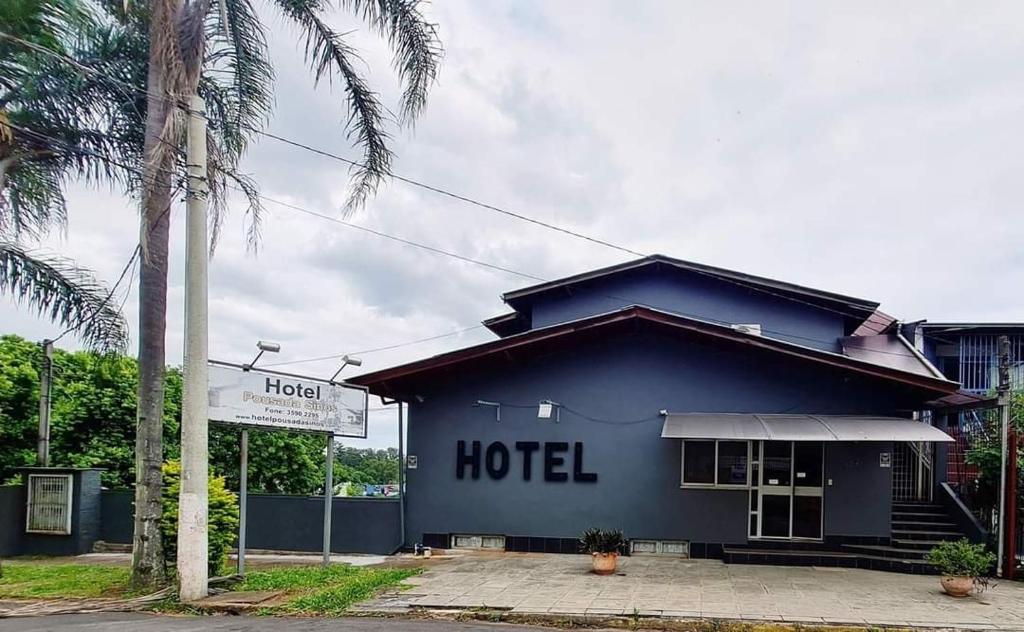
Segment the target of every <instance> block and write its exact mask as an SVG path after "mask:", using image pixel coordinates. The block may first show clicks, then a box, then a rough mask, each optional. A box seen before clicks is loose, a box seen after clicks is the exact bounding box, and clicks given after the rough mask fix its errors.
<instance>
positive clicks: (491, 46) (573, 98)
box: [0, 0, 1024, 446]
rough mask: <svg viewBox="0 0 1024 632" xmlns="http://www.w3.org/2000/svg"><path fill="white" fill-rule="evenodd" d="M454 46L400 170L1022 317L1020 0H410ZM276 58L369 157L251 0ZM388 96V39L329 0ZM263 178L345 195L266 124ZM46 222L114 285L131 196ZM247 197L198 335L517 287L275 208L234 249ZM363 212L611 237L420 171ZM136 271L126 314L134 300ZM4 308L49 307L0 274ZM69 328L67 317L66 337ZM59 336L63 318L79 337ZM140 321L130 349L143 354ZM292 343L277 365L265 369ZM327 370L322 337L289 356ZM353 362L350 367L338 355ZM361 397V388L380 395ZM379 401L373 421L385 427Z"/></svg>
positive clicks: (278, 190)
mask: <svg viewBox="0 0 1024 632" xmlns="http://www.w3.org/2000/svg"><path fill="white" fill-rule="evenodd" d="M426 11H427V13H428V15H429V16H430V17H431V18H432V19H433V20H435V21H436V22H438V23H439V25H440V33H441V37H442V39H443V41H444V44H445V48H446V56H445V59H444V62H443V66H442V68H441V74H440V78H439V81H438V83H437V85H436V86H435V87H434V90H433V92H432V93H431V95H430V102H429V105H428V108H427V111H426V113H425V114H424V116H423V118H422V119H421V120H420V122H419V124H418V125H417V127H416V129H415V131H413V132H410V131H406V130H398V129H397V128H395V129H393V132H394V135H395V138H394V148H395V150H396V151H397V154H398V155H397V159H396V161H395V165H394V168H395V171H396V172H397V173H400V174H401V175H404V176H407V177H411V178H414V179H417V180H421V181H423V182H426V183H429V184H431V185H433V186H436V187H440V188H444V189H447V190H450V191H453V192H455V193H459V194H461V195H464V196H468V197H472V198H474V199H478V200H480V201H483V202H487V203H490V204H494V205H497V206H501V207H503V208H507V209H509V210H514V211H516V212H520V213H523V214H526V215H530V216H533V217H536V218H538V219H542V220H545V221H549V222H552V223H556V224H559V225H562V226H565V227H569V228H572V229H575V230H579V231H581V232H584V233H587V234H590V235H593V236H596V237H601V238H605V239H608V240H611V241H614V242H616V243H619V244H622V245H624V246H628V247H629V248H632V249H634V250H638V251H641V252H647V253H655V252H657V253H663V254H667V255H671V256H675V257H680V258H683V259H689V260H694V261H698V262H702V263H707V264H712V265H717V266H722V267H726V268H732V269H737V270H741V271H745V272H750V273H754V274H759V275H764V276H769V277H773V278H778V279H782V280H786V281H792V282H796V283H800V284H804V285H808V286H811V287H817V288H821V289H825V290H831V291H835V292H840V293H845V294H850V295H853V296H858V297H862V298H867V299H872V300H876V301H880V302H881V303H882V307H883V309H885V310H886V311H887V312H889V313H890V314H893V315H894V316H897V317H898V318H901V319H905V320H911V319H919V318H927V319H930V320H933V321H936V320H958V319H969V320H981V321H998V320H1004V321H1005V320H1012V321H1021V320H1024V292H1022V291H1021V286H1022V281H1024V249H1022V248H1021V244H1022V243H1024V221H1021V219H1020V207H1021V200H1022V199H1024V196H1022V191H1021V189H1022V184H1024V176H1022V173H1024V145H1022V142H1021V139H1022V138H1024V65H1022V63H1021V60H1022V59H1024V38H1021V37H1020V25H1021V24H1022V23H1024V4H1021V3H1019V2H1002V3H1000V2H971V3H967V2H935V1H930V0H929V1H925V0H921V1H919V2H891V1H888V2H880V3H867V2H861V3H856V4H854V3H849V2H820V1H814V2H797V3H782V2H772V3H768V2H749V3H742V2H730V3H722V2H669V1H667V0H666V1H662V2H631V3H622V2H587V3H583V2H550V1H547V2H545V1H526V0H514V1H513V0H510V1H507V2H499V1H491V0H488V1H485V2H481V1H479V0H464V1H463V0H444V1H443V2H437V3H436V4H434V5H429V6H427V7H426ZM266 17H267V22H268V24H270V25H271V29H272V38H271V49H272V54H273V58H274V61H275V64H276V67H277V75H278V77H277V85H276V99H277V107H276V112H275V115H274V118H273V121H272V123H271V125H270V127H269V130H270V131H272V132H274V133H276V134H279V135H282V136H286V137H288V138H293V139H295V140H298V141H302V142H306V143H308V144H311V145H315V146H317V147H320V148H323V149H327V150H330V151H332V152H335V153H338V154H340V155H344V156H348V157H352V158H358V156H359V153H358V151H356V150H354V149H352V148H351V147H350V146H349V144H348V143H347V142H346V140H345V136H344V130H343V121H344V119H345V116H346V113H345V110H344V109H343V94H342V93H341V92H340V91H339V90H337V89H335V91H334V92H331V90H329V89H328V87H327V86H326V85H325V86H322V87H321V88H320V89H314V88H313V85H312V81H311V80H310V76H309V73H308V72H307V71H306V70H305V67H304V65H303V61H302V53H301V49H300V48H299V46H298V45H297V44H296V37H295V33H294V32H293V31H291V30H290V29H289V28H286V27H285V26H284V25H283V23H282V21H281V19H280V18H279V17H277V16H276V15H274V14H273V13H267V14H266ZM333 23H334V24H335V25H336V26H337V27H338V28H339V29H340V30H342V31H348V30H352V29H358V30H356V31H355V32H354V33H352V35H350V36H349V37H350V38H351V41H352V43H353V44H355V45H356V46H357V47H359V48H360V49H361V50H362V51H363V52H364V58H365V67H364V69H365V71H366V73H367V74H368V76H369V79H370V81H371V83H372V84H373V85H374V86H375V87H376V89H378V90H379V91H380V92H381V93H382V95H383V97H384V99H385V100H386V102H387V103H388V105H389V106H391V107H392V109H395V110H397V107H396V106H397V95H398V91H399V89H400V86H399V85H398V83H397V81H396V79H395V77H394V75H393V73H392V71H391V67H390V57H389V54H388V51H387V48H386V47H385V46H384V45H383V44H382V43H381V42H380V41H379V40H378V39H376V38H375V37H374V36H373V34H372V33H368V32H367V30H366V29H365V27H363V26H361V25H360V24H359V23H358V22H357V21H355V20H354V19H352V18H350V17H349V16H347V15H346V14H344V13H339V14H338V15H336V16H334V18H333ZM244 168H245V169H246V170H248V171H250V172H251V173H252V174H253V175H254V176H255V177H256V179H257V180H258V181H259V182H260V184H261V186H262V190H263V193H264V194H265V195H267V196H269V197H273V198H279V199H284V200H288V201H289V202H291V203H294V204H297V205H301V206H303V207H307V208H309V209H312V210H317V211H319V212H325V213H328V214H331V215H338V214H339V213H340V207H341V204H342V203H343V201H344V199H345V195H346V186H347V182H348V179H347V170H346V168H345V165H343V164H341V163H338V162H336V161H332V160H329V159H325V158H323V157H320V156H316V155H314V154H311V153H308V152H305V151H302V150H298V149H294V148H290V147H287V146H285V145H282V144H279V143H277V142H275V141H272V140H269V139H268V140H263V141H261V142H260V143H259V144H258V145H256V146H255V147H253V148H252V150H251V152H250V154H249V156H248V158H247V159H246V161H245V163H244ZM69 207H70V209H69V216H70V223H69V227H68V230H67V235H66V237H60V236H57V235H54V236H52V237H51V238H49V239H47V240H46V242H45V244H43V245H44V246H45V247H47V248H49V249H50V250H53V251H57V252H60V253H63V254H66V255H68V256H71V257H73V258H75V259H77V260H78V261H79V262H80V263H81V264H82V265H84V266H87V267H90V268H92V269H94V270H96V271H97V272H98V273H99V275H100V276H101V277H102V278H104V279H106V280H107V281H108V282H112V281H113V280H114V279H115V278H116V277H117V275H118V273H119V272H120V270H121V268H122V266H123V265H124V263H125V261H126V260H127V259H128V257H129V255H130V253H131V251H132V248H133V247H134V243H135V241H136V240H137V237H138V227H137V211H136V206H135V205H134V203H133V202H131V201H130V200H126V199H123V198H121V197H119V196H117V195H112V194H110V193H109V192H105V191H102V192H97V191H94V190H88V189H84V188H76V189H74V190H73V191H72V194H71V195H70V196H69ZM242 210H244V206H243V205H241V204H238V205H237V207H236V209H235V210H234V211H233V213H232V215H231V216H230V217H229V219H228V220H227V223H226V227H225V230H224V236H223V240H222V242H221V244H220V247H219V249H218V251H217V253H216V256H215V257H214V259H213V261H212V264H211V269H210V306H211V310H210V350H211V357H214V358H217V359H223V360H228V361H236V362H245V361H248V360H249V359H251V356H252V355H253V353H254V345H255V341H256V340H258V339H264V340H272V341H275V342H280V343H281V345H282V351H281V353H280V354H278V356H276V357H273V358H271V359H270V360H269V361H278V362H281V361H291V360H297V359H303V358H308V357H314V356H322V355H328V354H341V353H346V352H363V351H365V350H368V349H374V348H378V347H384V346H389V345H393V344H399V343H403V342H407V341H411V340H416V339H420V338H424V337H428V336H433V335H437V334H444V333H447V332H452V331H456V330H460V329H464V328H467V327H472V326H473V325H476V324H478V323H479V321H480V320H481V319H483V318H487V317H490V316H494V315H497V314H499V313H502V312H503V311H505V307H504V306H503V305H502V304H501V301H500V299H499V295H500V294H501V293H502V292H503V291H507V290H511V289H514V288H517V287H522V286H524V285H528V284H529V282H528V281H527V280H525V279H523V278H517V277H515V276H513V275H509V274H504V273H499V272H495V271H493V270H488V269H484V268H480V267H476V266H473V265H470V264H466V263H463V262H459V261H456V260H454V259H450V258H447V257H443V256H439V255H437V254H433V253H429V252H425V251H421V250H417V249H414V248H411V247H408V246H404V245H401V244H397V243H395V242H391V241H387V240H385V239H381V238H379V237H375V236H372V235H368V234H364V233H361V232H358V231H356V230H353V229H351V228H346V227H345V226H341V225H338V224H334V223H330V222H326V221H323V220H319V219H315V218H312V217H309V216H305V215H301V214H298V213H296V212H295V211H292V210H288V209H286V208H281V207H276V206H274V205H273V204H268V205H267V210H268V215H267V217H266V221H265V225H264V239H263V243H262V250H261V251H260V253H259V254H258V256H251V255H247V254H246V252H245V239H244V222H243V213H242V212H241V211H242ZM182 220H183V209H182V208H180V206H179V207H178V208H176V209H175V211H174V215H173V221H174V229H173V232H172V256H173V258H174V261H173V264H172V272H171V280H170V286H171V288H170V297H169V298H170V308H169V313H168V334H167V343H168V360H169V361H170V362H172V363H175V364H177V363H180V361H181V347H182V302H181V301H182V274H181V270H182V252H183V246H184V244H183V239H182V224H183V221H182ZM352 221H354V222H356V223H358V224H360V225H364V226H368V227H372V228H374V229H377V230H381V231H385V232H388V233H391V234H394V235H397V236H401V237H404V238H408V239H411V240H415V241H419V242H422V243H425V244H429V245H431V246H434V247H438V248H443V249H446V250H450V251H454V252H457V253H459V254H462V255H465V256H469V257H473V258H476V259H480V260H484V261H487V262H491V263H494V264H497V265H501V266H503V267H507V268H511V269H515V270H518V271H521V272H524V273H527V274H530V275H533V276H537V277H541V278H546V279H551V278H557V277H561V276H565V275H569V274H573V273H577V272H581V271H584V270H587V269H591V268H595V267H599V266H605V265H609V264H613V263H616V262H619V261H623V260H626V259H628V258H629V257H628V256H625V255H622V254H621V253H618V252H616V251H613V250H609V249H607V248H604V247H601V246H597V245H594V244H589V243H587V242H583V241H579V240H575V239H573V238H571V237H568V236H566V235H562V234H558V233H553V232H550V231H547V230H545V229H542V228H539V227H536V226H532V225H530V224H526V223H523V222H521V221H517V220H513V219H510V218H507V217H503V216H500V215H497V214H495V213H493V212H490V211H486V210H483V209H480V208H477V207H474V206H471V205H468V204H465V203H463V202H459V201H456V200H453V199H450V198H446V197H443V196H439V195H437V194H435V193H431V192H428V191H424V190H421V189H416V188H413V187H410V186H409V185H407V184H404V183H401V182H392V183H390V184H388V185H387V186H385V187H384V188H383V189H382V190H381V191H380V193H379V194H378V195H377V197H376V198H374V199H372V200H371V201H370V202H369V204H367V206H366V208H365V209H364V210H363V211H362V212H360V213H358V214H357V215H355V216H354V217H353V218H352ZM136 310H137V303H136V288H135V287H134V286H133V288H132V293H131V294H130V296H128V298H127V302H126V304H125V312H126V314H127V315H128V316H129V318H130V320H131V321H132V325H133V333H134V329H135V322H136ZM0 321H2V322H3V323H4V326H3V331H4V332H13V333H17V334H20V335H22V336H25V337H28V338H32V339H41V338H44V337H47V336H49V337H52V336H54V335H55V334H56V333H57V332H58V328H57V327H56V326H54V325H51V324H48V323H46V322H44V321H42V320H40V319H38V318H37V317H36V316H35V315H33V314H31V313H29V312H28V311H26V310H24V309H21V308H18V307H16V306H15V305H14V304H13V303H12V302H11V301H10V299H0ZM490 338H491V334H490V333H489V332H487V331H486V330H483V329H479V328H478V329H474V330H471V331H468V332H465V333H463V334H460V335H456V336H449V337H446V338H440V339H438V340H434V341H430V342H425V343H421V344H417V345H411V346H406V347H402V348H399V349H394V350H388V351H379V352H373V353H365V352H364V353H360V355H361V357H362V359H363V361H364V363H363V366H362V368H361V369H360V371H366V370H376V369H380V368H384V367H387V366H391V365H393V364H397V363H400V362H403V361H407V360H413V359H416V358H420V357H424V356H428V355H432V354H434V353H438V352H441V351H445V350H450V349H454V348H458V347H461V346H466V345H469V344H472V343H476V342H481V341H484V340H487V339H490ZM62 342H63V341H62ZM68 342H69V344H68V346H69V347H70V346H74V345H75V344H77V343H75V342H74V341H70V340H69V341H68ZM134 343H135V340H133V353H134ZM282 368H285V367H282ZM288 368H290V369H291V370H294V371H301V372H307V373H309V374H312V375H319V376H329V375H330V374H332V373H333V372H334V370H335V369H336V368H337V362H336V361H333V360H332V361H323V362H311V363H304V364H295V365H290V366H289V367H288ZM347 371H349V372H348V373H346V374H354V373H355V371H353V370H351V369H348V370H347ZM379 405H380V404H379V402H378V401H377V400H373V401H371V406H379ZM393 420H394V412H392V411H374V412H373V413H372V414H371V430H370V432H371V436H370V439H369V440H367V441H355V442H348V443H349V444H350V445H360V446H368V445H372V446H383V445H389V444H394V443H395V441H396V432H395V424H394V421H393Z"/></svg>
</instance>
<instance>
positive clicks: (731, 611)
mask: <svg viewBox="0 0 1024 632" xmlns="http://www.w3.org/2000/svg"><path fill="white" fill-rule="evenodd" d="M589 569H590V558H589V557H587V556H583V555H543V554H532V553H470V554H465V555H460V556H457V557H454V558H452V559H450V560H447V561H445V562H441V563H435V564H431V566H430V567H429V569H428V570H427V571H426V572H425V573H424V574H422V575H420V576H418V577H413V578H411V579H409V580H407V581H406V583H407V584H412V585H413V586H412V588H410V589H408V590H406V591H404V592H396V593H390V594H386V595H382V596H381V597H378V598H377V599H374V600H371V601H369V602H365V603H364V604H362V605H361V606H360V609H362V610H368V611H387V612H392V613H393V612H396V611H399V612H401V611H404V610H409V609H416V608H426V609H442V610H444V609H466V608H482V609H486V608H490V609H500V610H508V611H511V612H512V613H521V614H546V615H573V616H580V615H583V616H587V615H591V616H616V615H618V616H623V615H624V616H658V617H670V618H686V619H692V618H715V619H741V620H750V621H785V622H800V623H811V624H853V625H870V626H914V627H928V628H963V629H999V630H1024V584H1020V583H1013V582H993V583H992V585H991V586H990V588H989V589H988V590H987V591H986V592H984V593H983V594H982V595H980V596H977V597H968V598H965V599H954V598H952V597H949V596H947V595H945V594H943V593H942V592H941V589H940V587H939V581H938V578H937V577H934V576H920V575H902V574H897V573H886V572H881V571H868V570H860V569H839V568H816V567H784V566H746V565H725V564H723V563H721V562H719V561H715V560H683V559H678V558H656V557H630V558H621V559H620V561H619V573H618V574H617V575H614V576H610V577H599V576H596V575H593V574H592V573H590V572H589Z"/></svg>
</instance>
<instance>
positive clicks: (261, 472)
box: [0, 336, 325, 494]
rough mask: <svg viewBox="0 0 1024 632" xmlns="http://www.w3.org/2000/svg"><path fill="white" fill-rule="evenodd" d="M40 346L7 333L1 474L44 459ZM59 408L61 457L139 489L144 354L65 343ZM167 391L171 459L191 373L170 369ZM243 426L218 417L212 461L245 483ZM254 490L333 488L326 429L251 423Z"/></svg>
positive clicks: (1, 361)
mask: <svg viewBox="0 0 1024 632" xmlns="http://www.w3.org/2000/svg"><path fill="white" fill-rule="evenodd" d="M41 357H42V356H41V350H40V347H39V345H36V344H34V343H32V342H29V341H27V340H24V339H23V338H20V337H18V336H2V337H0V482H2V481H4V480H7V479H9V478H10V477H11V476H12V475H13V474H14V470H15V468H18V467H22V466H26V465H32V464H33V463H34V462H35V446H36V438H37V437H36V435H37V428H38V414H39V368H40V359H41ZM53 363H54V382H53V402H52V415H51V456H52V459H53V462H54V464H57V465H66V466H75V467H101V468H104V470H105V471H104V472H103V473H102V475H101V476H102V482H103V484H104V485H105V486H107V487H109V488H114V489H130V488H131V487H132V484H133V482H134V480H135V458H134V451H133V449H132V446H133V444H134V442H135V405H136V397H137V388H138V375H139V373H138V365H137V363H136V360H135V359H134V358H130V357H125V356H116V355H110V354H102V355H101V354H97V353H92V352H88V351H76V352H67V351H64V350H61V349H55V350H54V355H53ZM164 390H165V392H166V393H167V405H166V406H165V408H164V423H163V439H164V441H163V448H164V450H163V458H164V460H175V459H177V458H178V456H179V453H180V452H179V444H178V433H179V429H180V419H181V371H180V370H179V369H178V368H176V367H168V368H167V370H166V372H165V380H164ZM239 433H240V430H239V429H238V428H233V427H229V426H223V425H214V426H213V427H212V428H211V432H210V468H211V471H212V472H213V473H215V474H216V475H218V476H223V477H225V479H226V481H227V484H228V485H229V486H230V487H231V488H232V489H237V488H238V450H239ZM249 445H250V452H249V489H250V490H252V491H254V492H268V493H289V494H313V493H316V492H318V491H319V490H320V489H322V488H323V480H324V447H325V442H324V439H323V437H319V436H315V435H304V434H296V433H287V432H269V431H261V430H250V431H249Z"/></svg>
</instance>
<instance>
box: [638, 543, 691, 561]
mask: <svg viewBox="0 0 1024 632" xmlns="http://www.w3.org/2000/svg"><path fill="white" fill-rule="evenodd" d="M629 552H630V554H631V555H664V556H668V557H690V545H689V543H688V542H684V541H681V540H630V541H629Z"/></svg>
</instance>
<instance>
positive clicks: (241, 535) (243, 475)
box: [238, 428, 249, 575]
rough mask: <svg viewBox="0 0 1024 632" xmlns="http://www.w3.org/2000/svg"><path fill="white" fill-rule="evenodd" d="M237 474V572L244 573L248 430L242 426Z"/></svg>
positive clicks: (247, 489)
mask: <svg viewBox="0 0 1024 632" xmlns="http://www.w3.org/2000/svg"><path fill="white" fill-rule="evenodd" d="M238 451H239V461H240V463H239V470H240V471H239V475H238V574H239V575H245V528H246V524H247V522H248V521H247V519H246V518H247V515H248V513H249V512H248V511H247V509H248V504H249V503H248V499H249V430H248V429H246V428H242V438H241V445H240V446H239V450H238Z"/></svg>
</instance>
